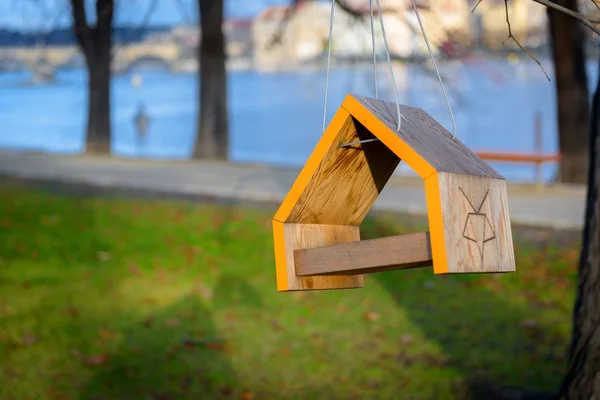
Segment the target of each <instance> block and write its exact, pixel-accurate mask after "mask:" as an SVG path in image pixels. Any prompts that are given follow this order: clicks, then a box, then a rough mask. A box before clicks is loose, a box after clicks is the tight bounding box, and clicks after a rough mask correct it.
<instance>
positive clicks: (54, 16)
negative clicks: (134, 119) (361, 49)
mask: <svg viewBox="0 0 600 400" xmlns="http://www.w3.org/2000/svg"><path fill="white" fill-rule="evenodd" d="M157 1H158V2H157V3H156V8H155V9H154V10H153V12H152V14H151V17H150V19H149V25H175V24H182V23H193V22H196V21H197V18H196V14H197V13H196V4H197V0H157ZM224 1H225V16H226V18H251V17H253V16H255V15H256V14H258V13H260V12H261V11H262V10H263V9H264V8H265V7H267V6H272V5H278V4H289V3H290V2H291V1H290V0H224ZM115 2H116V4H117V9H116V15H115V22H116V24H117V25H133V26H136V25H138V24H140V23H141V22H142V20H143V18H144V16H145V14H146V11H147V10H148V8H149V6H150V4H151V3H152V0H115ZM87 3H89V7H88V8H89V9H90V10H93V9H94V6H93V0H87ZM90 18H91V19H92V21H93V18H94V17H93V15H91V14H90ZM70 24H71V17H70V1H69V0H0V29H22V30H39V29H50V28H51V27H66V26H69V25H70Z"/></svg>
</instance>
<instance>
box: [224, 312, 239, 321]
mask: <svg viewBox="0 0 600 400" xmlns="http://www.w3.org/2000/svg"><path fill="white" fill-rule="evenodd" d="M225 319H226V320H227V321H235V320H236V319H237V315H235V314H234V313H232V312H228V313H227V314H225Z"/></svg>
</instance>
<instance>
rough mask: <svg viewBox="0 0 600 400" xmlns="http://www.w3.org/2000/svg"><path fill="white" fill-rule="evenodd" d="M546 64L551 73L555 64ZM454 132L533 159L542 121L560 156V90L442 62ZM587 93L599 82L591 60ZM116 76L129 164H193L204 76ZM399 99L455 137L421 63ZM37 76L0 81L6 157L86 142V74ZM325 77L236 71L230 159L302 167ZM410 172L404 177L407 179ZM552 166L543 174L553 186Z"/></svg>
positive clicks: (366, 81) (365, 82)
mask: <svg viewBox="0 0 600 400" xmlns="http://www.w3.org/2000/svg"><path fill="white" fill-rule="evenodd" d="M542 64H543V65H544V68H545V69H546V71H547V72H548V74H549V75H550V76H552V74H553V72H552V65H551V63H550V62H548V60H543V62H542ZM440 68H441V71H442V74H443V76H444V78H445V81H446V85H447V89H448V92H449V96H450V101H451V104H452V107H453V111H454V115H455V118H456V124H457V136H458V138H459V139H460V140H461V141H463V142H464V143H465V144H466V145H467V146H469V147H470V148H472V149H473V150H482V151H483V150H486V151H533V150H534V136H533V132H534V119H535V118H534V116H535V114H536V113H539V114H540V115H541V118H542V121H543V145H542V149H543V151H545V152H554V151H556V150H557V134H556V111H555V93H554V90H555V89H554V82H549V81H548V80H547V79H546V77H545V76H544V74H543V72H542V71H541V70H540V68H539V67H538V66H537V65H536V64H535V63H533V62H532V61H530V60H528V59H527V58H526V56H524V55H523V56H521V57H520V59H519V60H518V61H515V60H513V62H508V61H507V60H504V59H496V60H490V59H472V60H469V61H465V62H449V63H444V64H443V65H441V67H440ZM588 70H589V72H590V75H589V76H590V84H591V83H593V82H595V76H596V74H597V71H596V68H595V63H590V64H589V68H588ZM386 72H387V69H386V66H385V65H383V64H382V65H381V66H380V68H379V69H378V76H379V78H380V79H379V81H380V82H379V86H380V90H379V91H380V97H381V98H384V99H386V100H393V99H394V94H393V90H392V85H391V83H390V82H391V80H390V79H389V74H386ZM137 74H139V76H141V78H142V83H141V84H140V85H133V84H132V82H133V79H132V78H133V75H132V74H128V75H118V76H115V77H114V79H113V82H112V85H113V101H112V112H113V129H114V138H113V144H112V151H113V153H114V154H116V155H118V156H122V157H136V158H153V159H187V158H189V157H190V154H191V151H192V146H193V142H194V126H195V121H196V116H195V115H196V110H197V101H196V98H197V96H196V93H197V88H196V86H197V77H196V75H195V74H172V73H169V72H166V71H156V70H154V71H152V70H145V71H138V72H137ZM394 76H395V81H396V86H397V92H398V97H399V99H400V102H401V103H403V104H407V105H411V106H415V107H420V108H423V109H424V110H425V111H427V112H428V113H430V114H431V115H432V116H433V117H434V118H436V119H437V120H438V121H439V122H440V123H441V124H442V125H444V126H445V127H446V128H447V129H449V130H450V128H451V120H450V116H449V114H448V111H447V108H446V103H445V100H444V96H443V94H442V92H441V89H440V86H439V83H438V82H437V79H436V78H435V75H434V74H432V73H431V71H427V70H426V69H425V68H423V67H421V66H417V65H408V66H405V65H401V64H398V65H396V66H395V72H394ZM29 79H30V76H29V73H27V72H18V73H4V74H0V121H2V123H1V124H0V148H6V149H19V150H29V151H44V152H51V153H63V154H73V153H79V152H81V151H82V149H83V145H84V136H83V132H84V127H85V114H86V85H85V80H86V75H85V72H84V71H81V70H63V71H59V72H58V73H57V79H56V81H55V82H53V83H51V84H44V85H33V84H29V83H28V82H29ZM324 87H325V71H323V70H322V69H316V68H315V69H309V68H306V69H303V70H301V71H295V72H285V73H284V72H281V73H260V72H255V71H238V72H231V73H230V74H229V86H228V90H229V107H230V129H231V132H230V133H231V137H230V144H231V146H230V158H231V160H232V161H233V162H238V163H264V164H270V165H277V166H292V167H297V166H300V165H302V164H303V163H304V162H305V161H306V159H307V157H308V156H309V155H310V152H311V151H312V149H313V148H314V146H315V144H316V142H317V141H318V139H319V136H320V135H321V130H322V114H323V96H324ZM348 93H355V94H359V95H364V96H371V97H374V90H373V73H372V68H371V67H370V66H368V65H356V66H348V65H346V66H344V67H338V68H334V69H332V71H331V76H330V81H329V102H328V118H331V116H332V115H333V113H334V112H335V110H336V109H337V108H338V106H339V105H340V104H341V102H342V101H343V99H344V97H345V96H346V94H348ZM140 103H143V104H144V105H145V106H146V108H147V110H148V113H149V115H150V118H151V126H150V130H149V136H148V138H147V141H146V143H145V145H144V146H139V145H138V142H137V140H136V135H135V128H134V124H133V121H132V119H133V115H134V114H135V113H136V111H137V108H138V106H139V104H140ZM494 167H496V168H497V169H498V171H499V172H500V173H502V174H504V175H505V176H506V177H507V178H508V179H510V180H513V181H515V180H519V181H527V180H531V179H533V177H534V172H533V168H532V167H531V166H527V165H526V166H517V165H508V164H494ZM405 168H406V167H401V168H400V169H399V171H398V173H404V172H406V169H405ZM554 172H555V166H553V165H548V166H546V167H545V168H544V178H545V179H546V180H549V179H551V178H552V176H553V174H554Z"/></svg>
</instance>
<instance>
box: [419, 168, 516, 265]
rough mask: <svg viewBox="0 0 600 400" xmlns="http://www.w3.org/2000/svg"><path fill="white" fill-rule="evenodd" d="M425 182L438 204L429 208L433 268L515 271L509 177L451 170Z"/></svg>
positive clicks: (428, 194) (429, 192)
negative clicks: (486, 175)
mask: <svg viewBox="0 0 600 400" xmlns="http://www.w3.org/2000/svg"><path fill="white" fill-rule="evenodd" d="M427 181H428V182H426V185H425V187H426V191H427V197H428V198H429V197H430V196H431V197H435V196H437V197H439V203H438V204H439V207H440V209H428V217H429V229H430V231H431V246H432V254H433V260H434V264H433V266H434V271H435V273H438V274H439V273H488V272H510V271H515V258H514V248H513V241H512V232H511V225H510V217H509V211H508V199H507V191H506V181H505V180H503V179H490V178H485V177H479V176H469V175H457V174H449V173H439V174H437V175H436V176H432V177H430V178H428V180H427ZM436 188H437V190H436ZM436 192H437V193H436ZM434 203H435V202H431V203H428V208H429V206H430V204H432V207H436V206H435V205H433V204H434Z"/></svg>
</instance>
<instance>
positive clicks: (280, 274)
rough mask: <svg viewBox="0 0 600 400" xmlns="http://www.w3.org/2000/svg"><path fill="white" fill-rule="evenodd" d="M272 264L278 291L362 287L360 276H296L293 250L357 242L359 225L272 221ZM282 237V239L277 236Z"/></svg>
mask: <svg viewBox="0 0 600 400" xmlns="http://www.w3.org/2000/svg"><path fill="white" fill-rule="evenodd" d="M273 225H274V226H273V228H274V232H275V235H276V237H275V261H276V272H277V289H278V290H279V291H292V290H319V289H350V288H360V287H363V284H364V283H363V277H362V275H352V276H339V275H338V276H335V275H334V276H331V275H322V276H297V275H296V267H295V260H294V250H296V249H307V248H313V247H320V246H329V245H334V244H339V243H346V242H356V241H359V240H360V231H359V227H358V226H344V225H310V224H293V223H288V224H286V223H282V222H279V221H273ZM279 235H281V236H279Z"/></svg>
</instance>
